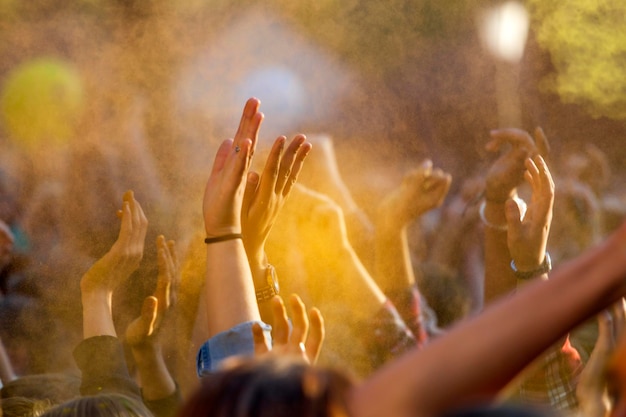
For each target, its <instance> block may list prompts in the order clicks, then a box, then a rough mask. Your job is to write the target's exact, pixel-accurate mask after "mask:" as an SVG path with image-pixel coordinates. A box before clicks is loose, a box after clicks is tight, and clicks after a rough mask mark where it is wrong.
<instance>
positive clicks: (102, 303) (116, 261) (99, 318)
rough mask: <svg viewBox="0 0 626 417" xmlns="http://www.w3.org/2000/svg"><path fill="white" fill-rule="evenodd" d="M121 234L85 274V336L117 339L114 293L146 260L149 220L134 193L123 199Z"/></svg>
mask: <svg viewBox="0 0 626 417" xmlns="http://www.w3.org/2000/svg"><path fill="white" fill-rule="evenodd" d="M117 215H118V217H119V218H120V219H121V227H120V233H119V236H118V238H117V240H116V241H115V243H114V244H113V246H112V247H111V249H110V250H109V251H108V252H107V253H106V254H105V255H104V256H103V257H102V258H101V259H99V260H98V261H96V263H95V264H94V265H93V266H92V267H91V268H90V269H89V270H88V271H87V272H86V273H85V275H83V277H82V279H81V281H80V288H81V297H82V302H83V337H84V338H85V339H87V338H89V337H92V336H104V335H108V336H117V334H116V332H115V326H114V324H113V316H112V311H111V302H112V298H113V291H114V290H115V289H116V288H117V287H118V285H120V284H121V283H122V282H124V281H125V280H126V279H128V277H129V276H130V275H131V274H132V273H133V272H135V270H136V269H137V268H138V267H139V264H140V262H141V259H142V258H143V249H144V242H145V239H146V232H147V230H148V220H147V219H146V216H145V215H144V213H143V210H142V208H141V205H140V204H139V202H138V201H137V200H135V197H134V194H133V192H132V191H127V192H126V193H124V196H123V203H122V209H121V210H119V211H118V213H117Z"/></svg>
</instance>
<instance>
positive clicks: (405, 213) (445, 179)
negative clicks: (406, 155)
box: [377, 159, 452, 227]
mask: <svg viewBox="0 0 626 417" xmlns="http://www.w3.org/2000/svg"><path fill="white" fill-rule="evenodd" d="M451 182H452V177H451V176H450V174H448V173H446V172H444V171H443V170H441V169H439V168H433V163H432V161H430V160H429V159H427V160H425V161H423V162H422V163H421V164H420V166H419V168H417V169H415V170H413V171H411V172H409V173H407V174H406V175H405V176H404V179H403V180H402V184H401V185H400V187H398V188H397V189H395V190H394V191H393V192H392V193H390V194H389V195H388V196H387V197H386V198H385V199H384V200H383V202H382V203H381V204H380V205H379V208H378V211H379V216H378V218H377V226H380V225H381V223H382V224H385V223H388V222H394V223H396V224H397V225H399V226H400V227H405V226H406V225H407V224H408V223H410V222H411V221H413V220H415V219H416V218H418V217H419V216H421V215H422V214H424V213H426V212H428V211H430V210H432V209H434V208H437V207H439V206H441V204H442V203H443V201H444V199H445V198H446V195H447V194H448V190H449V189H450V183H451Z"/></svg>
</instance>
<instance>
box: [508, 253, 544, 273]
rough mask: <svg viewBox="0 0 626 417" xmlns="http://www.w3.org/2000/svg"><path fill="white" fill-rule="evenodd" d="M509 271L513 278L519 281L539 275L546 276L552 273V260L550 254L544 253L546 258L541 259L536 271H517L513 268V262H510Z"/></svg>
mask: <svg viewBox="0 0 626 417" xmlns="http://www.w3.org/2000/svg"><path fill="white" fill-rule="evenodd" d="M511 269H512V270H513V273H514V274H515V276H516V277H517V278H519V279H530V278H534V277H538V276H539V275H543V274H547V273H548V272H550V271H552V259H550V254H549V253H548V252H546V256H545V257H544V258H543V262H542V263H541V265H539V267H538V268H537V269H534V270H532V271H519V270H518V269H517V267H516V266H515V261H513V260H512V261H511Z"/></svg>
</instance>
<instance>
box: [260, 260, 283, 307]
mask: <svg viewBox="0 0 626 417" xmlns="http://www.w3.org/2000/svg"><path fill="white" fill-rule="evenodd" d="M265 281H266V285H265V286H264V287H261V288H259V289H257V290H256V300H257V302H259V303H262V302H265V301H268V300H271V299H272V297H274V296H275V295H278V294H279V293H280V286H279V285H278V275H276V268H274V265H272V264H268V265H267V269H266V270H265Z"/></svg>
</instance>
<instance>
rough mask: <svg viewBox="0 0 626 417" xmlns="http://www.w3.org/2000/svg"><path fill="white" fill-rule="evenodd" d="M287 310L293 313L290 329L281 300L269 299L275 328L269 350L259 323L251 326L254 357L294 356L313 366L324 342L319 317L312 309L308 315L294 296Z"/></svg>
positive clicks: (322, 328) (320, 315)
mask: <svg viewBox="0 0 626 417" xmlns="http://www.w3.org/2000/svg"><path fill="white" fill-rule="evenodd" d="M289 307H290V309H291V313H292V326H291V330H290V326H289V319H288V317H287V311H286V309H285V304H284V303H283V300H282V298H280V296H275V297H274V298H273V300H272V311H273V314H274V326H273V330H272V341H273V345H272V346H271V348H270V347H269V346H268V345H267V341H266V339H265V336H264V334H263V330H262V328H261V326H260V325H259V324H258V323H255V324H254V325H253V326H252V335H253V338H254V351H255V354H256V355H264V354H273V355H290V356H297V357H301V358H302V359H303V360H304V361H305V362H307V363H311V364H314V363H315V362H316V361H317V359H318V357H319V354H320V351H321V348H322V343H323V342H324V334H325V333H324V320H323V318H322V314H321V313H320V311H319V310H318V309H317V308H312V309H311V310H310V312H309V314H308V316H307V313H306V308H305V306H304V303H303V302H302V300H301V299H300V297H298V296H297V295H296V294H292V295H291V296H290V297H289Z"/></svg>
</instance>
